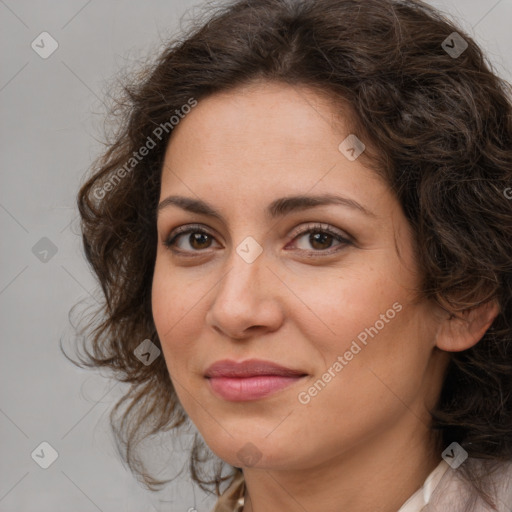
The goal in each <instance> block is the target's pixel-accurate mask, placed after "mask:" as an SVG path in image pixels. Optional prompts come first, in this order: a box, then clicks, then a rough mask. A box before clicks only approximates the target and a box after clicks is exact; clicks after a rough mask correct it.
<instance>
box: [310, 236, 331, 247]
mask: <svg viewBox="0 0 512 512" xmlns="http://www.w3.org/2000/svg"><path fill="white" fill-rule="evenodd" d="M311 236H312V237H313V243H312V245H313V246H315V244H316V243H317V242H318V243H320V245H322V244H325V243H327V242H326V238H327V240H328V239H329V238H330V237H331V235H329V234H327V233H314V234H312V235H311ZM318 237H320V239H319V238H318Z"/></svg>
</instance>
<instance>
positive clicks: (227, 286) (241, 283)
mask: <svg viewBox="0 0 512 512" xmlns="http://www.w3.org/2000/svg"><path fill="white" fill-rule="evenodd" d="M265 265H266V258H265V255H264V252H263V247H262V246H261V244H259V243H258V242H257V241H256V240H255V239H254V238H253V237H251V236H247V237H245V238H244V239H243V240H242V241H241V242H240V243H239V244H238V245H235V246H233V248H232V250H231V254H230V257H229V260H228V262H227V267H228V269H229V270H228V272H227V274H226V275H225V277H224V279H223V280H222V282H221V286H222V288H223V291H224V292H226V291H227V292H228V294H229V293H231V292H233V293H234V295H235V297H233V298H236V297H237V296H239V295H240V293H242V295H243V294H244V292H246V291H247V292H253V293H254V292H256V291H257V290H258V289H259V286H258V285H259V284H260V283H261V277H262V272H264V269H265ZM246 288H249V289H248V290H246Z"/></svg>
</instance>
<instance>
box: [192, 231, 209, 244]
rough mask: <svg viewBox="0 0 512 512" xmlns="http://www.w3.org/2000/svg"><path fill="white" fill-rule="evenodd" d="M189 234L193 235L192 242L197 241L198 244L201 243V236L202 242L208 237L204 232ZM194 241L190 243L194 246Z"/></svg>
mask: <svg viewBox="0 0 512 512" xmlns="http://www.w3.org/2000/svg"><path fill="white" fill-rule="evenodd" d="M191 236H192V237H193V242H194V243H196V242H197V243H199V245H203V244H202V243H201V238H203V242H204V241H205V240H206V239H207V238H208V235H205V234H204V233H193V234H192V235H191ZM194 243H192V244H191V245H192V246H194Z"/></svg>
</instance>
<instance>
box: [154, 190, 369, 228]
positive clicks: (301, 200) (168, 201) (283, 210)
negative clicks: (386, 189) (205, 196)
mask: <svg viewBox="0 0 512 512" xmlns="http://www.w3.org/2000/svg"><path fill="white" fill-rule="evenodd" d="M331 204H334V205H339V206H345V207H347V208H351V209H353V210H356V211H359V212H361V213H363V214H364V215H367V216H369V217H374V218H376V217H377V215H375V213H373V212H372V211H370V210H368V209H367V208H365V207H364V206H363V205H361V204H359V203H358V202H357V201H354V200H353V199H349V198H348V197H342V196H337V195H333V194H322V195H313V196H311V195H309V196H306V195H298V196H287V197H281V198H279V199H276V200H274V201H272V202H271V203H270V204H269V205H268V206H267V209H266V211H265V213H266V215H267V216H268V217H270V218H272V219H275V218H277V217H284V216H285V215H287V214H289V213H292V212H295V211H300V210H307V209H310V208H315V207H317V206H326V205H331ZM170 205H174V206H178V207H179V208H181V209H183V210H186V211H188V212H191V213H196V214H199V215H206V216H208V217H213V218H216V219H218V220H220V221H221V222H224V223H225V219H224V217H223V216H222V214H221V213H220V212H218V211H217V210H216V209H215V208H213V207H212V206H211V205H209V204H208V203H206V202H204V201H201V200H199V199H194V198H191V197H185V196H169V197H167V198H165V199H163V200H162V201H161V202H160V204H159V205H158V208H157V215H158V214H159V213H160V212H161V211H162V210H163V209H164V208H166V207H167V206H170Z"/></svg>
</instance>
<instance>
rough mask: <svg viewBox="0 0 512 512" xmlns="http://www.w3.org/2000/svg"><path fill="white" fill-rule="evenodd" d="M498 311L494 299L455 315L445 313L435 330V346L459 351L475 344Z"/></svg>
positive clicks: (449, 350) (450, 350)
mask: <svg viewBox="0 0 512 512" xmlns="http://www.w3.org/2000/svg"><path fill="white" fill-rule="evenodd" d="M499 312H500V308H499V305H498V303H497V302H496V301H495V300H492V301H489V302H486V303H484V304H481V305H480V306H478V307H475V308H471V309H466V310H464V311H463V312H461V313H459V314H458V315H457V316H456V315H454V314H450V315H448V314H447V315H446V318H444V319H443V320H441V325H440V326H439V330H438V331H437V337H436V346H437V347H438V348H440V349H441V350H446V351H447V352H460V351H462V350H467V349H468V348H471V347H473V346H474V345H476V344H477V343H478V342H479V341H480V340H481V339H482V338H483V336H484V334H485V332H486V331H487V329H489V327H490V326H491V324H492V323H493V321H494V319H495V318H496V316H498V313H499Z"/></svg>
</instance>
